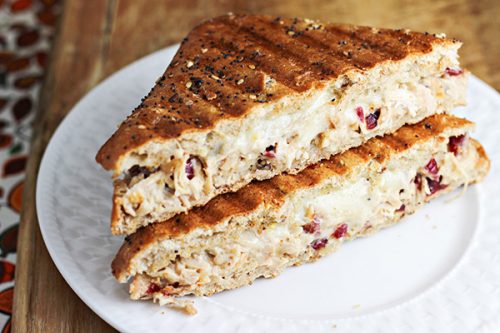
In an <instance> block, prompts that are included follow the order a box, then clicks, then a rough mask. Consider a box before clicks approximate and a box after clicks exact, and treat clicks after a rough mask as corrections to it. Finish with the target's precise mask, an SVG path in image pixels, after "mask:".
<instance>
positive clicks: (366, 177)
mask: <svg viewBox="0 0 500 333" xmlns="http://www.w3.org/2000/svg"><path fill="white" fill-rule="evenodd" d="M472 128H473V124H472V123H471V122H469V121H467V120H464V119H460V118H456V117H453V116H448V115H435V116H431V117H429V118H427V119H425V120H424V121H422V122H420V123H418V124H415V125H407V126H405V127H403V128H401V129H399V130H398V131H397V132H395V133H394V134H392V135H387V136H384V137H383V138H373V139H371V140H370V141H368V142H367V143H365V144H364V145H362V146H360V147H357V148H352V149H350V150H348V151H346V152H344V153H342V154H339V155H336V156H334V157H332V158H331V159H330V160H327V161H322V162H320V163H318V164H315V165H313V166H309V167H308V168H306V169H304V170H303V171H302V172H300V173H298V174H297V175H287V174H283V175H279V176H277V177H274V178H272V179H270V180H266V181H260V182H258V181H254V182H252V183H251V184H249V185H247V186H246V187H244V188H242V189H240V190H239V191H238V192H235V193H227V194H224V195H221V196H218V197H216V198H215V199H213V200H211V201H210V202H209V203H208V204H207V205H206V206H204V207H201V208H195V209H193V210H191V211H190V212H189V213H187V214H181V215H178V216H176V217H174V218H172V219H170V220H168V221H165V222H164V223H155V224H151V225H149V226H146V227H144V228H142V229H140V230H138V231H137V233H135V234H133V235H131V236H128V237H127V238H126V241H125V242H124V244H123V245H122V247H121V248H120V250H119V252H118V254H117V255H116V257H115V259H114V261H113V263H112V271H113V274H114V276H115V277H116V279H117V280H118V281H119V282H122V283H124V282H127V281H128V280H129V278H131V277H132V278H133V280H132V283H131V285H130V293H131V297H132V298H133V299H147V298H155V299H159V300H162V301H167V300H168V302H170V303H172V302H173V301H172V298H169V297H176V296H182V295H187V294H195V295H211V294H213V293H216V292H220V291H222V290H226V289H233V288H237V287H240V286H244V285H247V284H250V283H251V282H252V281H253V280H255V279H256V278H259V277H267V278H268V277H274V276H276V275H278V274H279V273H281V272H282V271H283V270H284V269H285V268H286V267H289V266H292V265H299V264H302V263H305V262H310V261H314V260H316V259H318V258H319V257H321V256H323V255H326V254H328V253H330V252H332V251H333V250H334V249H336V248H337V246H338V245H339V244H340V243H341V242H342V241H343V240H347V239H353V238H356V237H360V236H364V235H366V234H369V233H372V232H374V231H376V230H379V229H380V228H384V227H386V226H389V225H391V224H393V223H395V222H397V221H398V220H400V218H401V217H403V216H404V215H406V214H411V213H413V212H414V211H415V210H416V209H417V208H418V207H419V206H421V205H422V204H424V203H425V202H427V201H429V200H430V199H432V198H434V197H436V196H439V195H441V194H443V193H446V192H448V191H452V190H453V189H455V188H457V187H459V186H460V185H463V184H471V183H474V182H477V181H479V180H481V179H482V178H483V177H484V176H485V175H486V173H487V172H488V170H489V160H488V158H487V156H486V154H485V152H484V150H483V148H482V147H481V145H480V144H479V143H478V142H477V141H475V140H473V139H468V131H469V130H471V129H472ZM367 221H368V222H367ZM165 297H167V298H165Z"/></svg>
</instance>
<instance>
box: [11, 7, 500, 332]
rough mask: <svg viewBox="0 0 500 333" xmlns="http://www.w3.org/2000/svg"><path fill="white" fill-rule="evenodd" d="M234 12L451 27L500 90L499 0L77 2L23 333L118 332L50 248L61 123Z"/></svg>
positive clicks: (20, 307) (47, 96) (34, 225)
mask: <svg viewBox="0 0 500 333" xmlns="http://www.w3.org/2000/svg"><path fill="white" fill-rule="evenodd" d="M230 11H231V12H235V13H243V12H245V13H266V14H272V15H281V16H291V17H293V16H299V17H308V18H313V19H321V20H325V21H336V22H347V23H354V24H364V25H372V26H379V27H389V28H400V27H404V28H410V29H413V30H420V31H429V32H446V33H447V34H448V36H452V37H456V38H459V39H461V40H463V41H464V46H463V48H462V50H461V52H460V54H461V61H462V64H463V65H464V66H465V67H466V68H468V69H469V70H471V71H472V72H473V73H474V74H476V75H477V76H479V77H480V78H481V79H483V80H484V81H486V82H487V83H489V84H491V85H492V86H493V87H495V88H496V89H497V90H500V36H499V34H500V19H499V18H500V2H499V1H498V0H484V1H482V0H481V1H480V0H458V1H435V0H424V1H410V0H406V1H396V0H379V1H342V0H340V1H332V0H318V1H306V0H304V1H292V0H253V1H245V0H235V1H230V0H203V1H202V0H200V1H193V0H182V1H181V0H165V1H155V0H148V1H136V0H85V1H83V0H67V1H65V4H64V11H63V15H62V17H61V18H60V22H59V28H58V34H57V36H56V40H55V44H54V47H53V50H52V54H51V64H50V66H49V71H48V74H47V76H46V79H45V84H44V88H43V91H42V95H41V108H40V110H39V114H38V120H37V121H36V125H35V132H34V137H33V145H32V153H31V154H30V160H29V163H28V174H27V180H26V183H25V193H24V204H23V205H24V206H23V212H22V216H21V227H20V231H19V241H18V254H17V260H18V263H17V267H16V289H15V304H14V319H13V330H14V332H108V331H114V330H113V329H112V328H111V327H110V326H109V325H108V324H106V323H105V322H104V321H103V320H102V319H100V318H99V317H98V316H97V315H95V314H94V313H93V312H92V311H91V310H90V309H89V308H88V307H87V306H86V305H85V304H84V303H83V302H82V301H81V300H80V299H79V298H78V297H77V296H76V294H75V293H74V292H73V291H72V290H71V289H70V288H69V286H68V285H67V284H66V282H65V281H64V280H63V278H62V277H61V275H60V274H59V273H58V271H57V270H56V268H55V266H54V264H53V263H52V260H51V259H50V257H49V255H48V253H47V250H46V248H45V245H44V243H43V240H42V237H41V235H40V230H39V227H38V222H37V218H36V209H35V182H36V174H37V170H38V166H39V163H40V159H41V157H42V154H43V152H44V149H45V146H46V145H47V143H48V140H49V139H50V137H51V135H52V133H53V131H54V130H55V128H56V127H57V125H58V124H59V122H60V121H61V120H62V119H63V118H64V116H65V115H66V114H67V113H68V111H69V110H70V109H71V107H72V106H73V105H74V104H75V103H76V102H77V101H78V100H79V99H80V98H81V97H83V96H84V95H85V94H86V93H87V92H88V91H89V90H90V89H92V87H94V86H95V85H96V84H97V83H98V82H99V81H101V80H102V79H104V78H105V77H107V76H108V75H110V74H111V73H113V72H114V71H116V70H118V69H119V68H121V67H123V66H124V65H126V64H128V63H130V62H132V61H134V60H136V59H138V58H140V57H142V56H144V55H146V54H148V53H151V52H153V51H155V50H157V49H160V48H163V47H165V46H168V45H170V44H172V43H177V42H179V41H180V40H181V39H182V38H183V37H184V35H185V34H186V33H187V32H188V31H189V30H190V29H191V28H192V27H193V26H195V25H196V24H197V23H199V22H200V21H201V20H203V19H205V18H208V17H212V16H216V15H220V14H224V13H227V12H230ZM158 74H160V73H158ZM151 83H152V84H153V82H151Z"/></svg>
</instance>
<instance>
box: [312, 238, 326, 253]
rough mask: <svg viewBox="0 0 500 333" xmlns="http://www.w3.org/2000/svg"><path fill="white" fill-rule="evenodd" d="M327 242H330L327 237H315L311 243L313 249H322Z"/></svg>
mask: <svg viewBox="0 0 500 333" xmlns="http://www.w3.org/2000/svg"><path fill="white" fill-rule="evenodd" d="M326 244H328V239H326V238H321V239H315V240H314V241H313V242H312V243H311V246H312V248H313V249H315V250H316V251H317V250H319V249H322V248H324V247H325V246H326Z"/></svg>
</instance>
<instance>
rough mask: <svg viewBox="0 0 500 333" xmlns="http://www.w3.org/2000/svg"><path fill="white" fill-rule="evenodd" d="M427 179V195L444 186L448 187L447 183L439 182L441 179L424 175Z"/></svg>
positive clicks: (442, 188)
mask: <svg viewBox="0 0 500 333" xmlns="http://www.w3.org/2000/svg"><path fill="white" fill-rule="evenodd" d="M426 179H427V186H428V187H429V192H430V194H429V195H433V194H434V193H436V192H437V191H439V190H444V189H445V188H447V187H448V185H444V184H441V179H440V180H434V179H431V178H429V177H426Z"/></svg>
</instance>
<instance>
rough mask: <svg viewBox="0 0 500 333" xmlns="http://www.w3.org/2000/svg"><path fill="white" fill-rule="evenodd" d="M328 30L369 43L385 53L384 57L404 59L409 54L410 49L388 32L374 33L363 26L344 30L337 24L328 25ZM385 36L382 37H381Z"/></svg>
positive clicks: (374, 49)
mask: <svg viewBox="0 0 500 333" xmlns="http://www.w3.org/2000/svg"><path fill="white" fill-rule="evenodd" d="M326 30H327V32H328V33H331V34H332V35H335V34H338V35H342V36H345V37H346V38H348V39H350V40H357V41H358V42H359V43H367V44H368V46H369V49H370V50H372V51H376V52H379V53H380V54H382V55H384V57H383V59H392V60H397V59H403V58H404V57H405V56H407V55H408V54H409V52H408V50H406V49H402V48H401V44H397V42H396V41H395V37H394V36H388V35H386V34H374V33H372V32H371V30H370V31H368V30H367V31H364V32H363V33H362V32H361V28H359V29H358V30H357V31H356V32H354V31H345V30H342V28H341V27H338V26H336V25H329V26H327V29H326ZM379 36H380V37H384V38H380V37H379ZM387 37H391V38H392V39H390V40H387Z"/></svg>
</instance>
